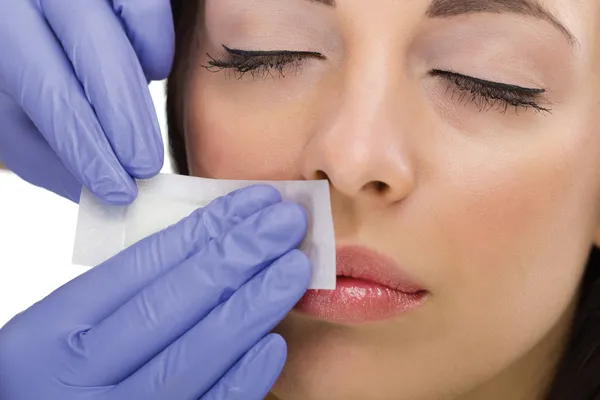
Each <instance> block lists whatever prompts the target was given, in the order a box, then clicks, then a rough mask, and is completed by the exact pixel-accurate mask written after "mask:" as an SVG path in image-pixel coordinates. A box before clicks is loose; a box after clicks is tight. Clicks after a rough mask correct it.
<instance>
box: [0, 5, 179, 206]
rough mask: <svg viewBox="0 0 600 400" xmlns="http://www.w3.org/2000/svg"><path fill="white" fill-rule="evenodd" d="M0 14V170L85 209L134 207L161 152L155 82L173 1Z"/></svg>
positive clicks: (15, 9)
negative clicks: (87, 205) (90, 197)
mask: <svg viewBox="0 0 600 400" xmlns="http://www.w3.org/2000/svg"><path fill="white" fill-rule="evenodd" d="M1 4H2V11H1V12H0V121H1V123H0V160H2V162H4V164H6V166H7V167H8V168H9V169H11V170H13V171H14V172H16V173H17V174H18V175H20V176H21V177H22V178H23V179H25V180H27V181H29V182H31V183H33V184H35V185H37V186H41V187H44V188H47V189H49V190H51V191H53V192H55V193H57V194H59V195H61V196H63V197H67V198H69V199H71V200H73V201H79V195H80V192H81V185H84V186H86V187H87V188H88V189H89V190H90V191H91V192H92V193H94V194H96V195H98V196H99V197H100V198H102V199H104V200H105V201H107V202H110V203H114V204H125V203H130V202H131V201H133V199H134V198H135V197H136V195H137V187H136V185H135V182H134V180H133V179H132V177H134V178H149V177H151V176H153V175H155V174H156V173H158V172H159V171H160V169H161V167H162V165H163V160H164V154H163V153H164V151H163V144H162V138H161V136H160V128H159V125H158V121H157V117H156V113H155V110H154V106H153V104H152V99H151V96H150V92H149V90H148V85H147V83H148V81H149V80H159V79H164V78H165V77H166V76H167V75H168V73H169V70H170V68H171V63H172V58H173V51H174V33H173V21H172V14H171V6H170V2H169V0H105V1H102V0H88V1H73V0H6V1H3V2H1Z"/></svg>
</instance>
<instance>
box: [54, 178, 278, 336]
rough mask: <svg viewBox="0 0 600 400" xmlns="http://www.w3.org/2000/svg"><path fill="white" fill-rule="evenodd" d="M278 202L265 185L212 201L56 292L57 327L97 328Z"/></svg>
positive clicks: (275, 194)
mask: <svg viewBox="0 0 600 400" xmlns="http://www.w3.org/2000/svg"><path fill="white" fill-rule="evenodd" d="M280 201H281V195H280V193H279V192H278V191H277V190H276V189H275V188H273V187H272V186H268V185H255V186H250V187H246V188H244V189H240V190H237V191H234V192H232V193H230V194H229V195H227V196H223V197H219V198H217V199H215V200H214V201H212V202H211V203H210V204H209V205H207V206H206V207H204V208H202V209H198V210H196V211H195V212H193V213H192V214H191V215H190V216H189V217H187V218H184V219H183V220H182V221H180V222H179V223H177V224H175V225H173V226H171V227H169V228H167V229H165V230H164V231H161V232H159V233H157V234H155V235H152V236H149V237H147V238H145V239H142V240H141V241H140V242H138V243H137V244H134V245H133V246H131V247H129V248H127V249H125V250H124V251H123V252H121V253H120V254H118V255H117V256H115V257H113V258H111V259H110V260H108V261H107V262H105V263H104V264H102V265H100V266H98V267H96V268H93V269H91V270H90V271H88V272H86V273H85V274H83V275H80V276H79V277H77V278H76V279H75V280H74V281H72V282H71V283H69V284H68V285H65V286H63V287H62V288H61V289H59V290H58V291H56V292H54V293H53V294H52V295H51V297H53V298H54V299H52V300H53V301H56V302H58V305H57V306H56V307H60V308H57V309H61V310H62V313H61V315H60V316H56V323H57V324H60V323H61V321H73V320H76V321H79V322H80V323H81V324H82V327H83V328H84V327H85V325H88V327H91V326H93V325H95V324H97V323H99V322H100V321H102V320H103V319H104V318H106V317H108V316H109V315H110V314H112V313H113V312H114V311H115V310H117V308H119V307H120V306H121V305H123V304H125V303H126V302H127V301H128V300H130V299H131V298H132V297H133V296H134V295H135V294H136V293H138V292H139V291H140V290H142V289H143V288H144V287H146V286H147V285H149V284H150V283H151V282H153V281H154V280H155V279H156V278H158V277H159V276H161V275H163V274H164V273H165V272H167V271H169V270H170V269H172V268H173V267H175V266H177V265H179V264H180V263H182V262H183V261H184V260H186V259H188V258H189V257H191V256H192V255H193V254H195V253H197V252H198V251H199V250H200V249H202V248H203V247H204V246H205V245H206V244H207V243H208V242H209V241H211V240H212V239H213V238H215V237H218V236H220V235H222V234H223V233H225V232H227V231H229V230H230V229H231V228H232V227H234V226H235V225H237V224H238V223H240V222H241V221H243V220H245V219H246V218H248V217H250V216H252V215H253V214H255V213H257V212H258V211H260V210H262V209H264V208H266V207H268V206H270V205H272V204H275V203H278V202H280ZM73 299H77V303H76V304H73V305H72V304H71V303H72V302H73ZM50 301H51V300H50V298H49V299H47V300H46V302H47V304H49V305H50V304H51V303H50ZM57 326H58V325H57Z"/></svg>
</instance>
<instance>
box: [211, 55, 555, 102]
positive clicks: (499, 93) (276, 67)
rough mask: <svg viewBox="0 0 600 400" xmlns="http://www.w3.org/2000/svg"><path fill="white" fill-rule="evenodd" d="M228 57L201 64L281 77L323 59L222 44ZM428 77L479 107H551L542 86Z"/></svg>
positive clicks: (437, 73)
mask: <svg viewBox="0 0 600 400" xmlns="http://www.w3.org/2000/svg"><path fill="white" fill-rule="evenodd" d="M223 48H224V49H225V51H226V52H227V54H228V55H229V59H227V60H223V59H221V60H219V59H216V58H214V57H212V56H211V55H210V54H207V56H208V58H209V61H208V65H206V66H204V67H205V68H206V69H207V70H209V71H211V72H218V71H223V70H230V71H233V72H234V73H235V74H236V75H237V78H238V79H242V78H243V77H244V75H246V74H247V73H250V74H251V75H252V77H254V78H255V77H257V76H259V75H260V76H261V77H263V78H266V77H267V76H273V74H272V72H273V71H275V72H278V73H279V75H280V76H281V77H285V72H286V70H287V69H288V68H289V67H295V68H296V69H298V68H299V67H301V66H302V64H303V62H304V61H305V60H307V59H317V60H326V58H325V56H323V55H322V54H320V53H317V52H300V51H285V50H283V51H251V50H238V49H231V48H228V47H227V46H223ZM429 75H430V76H432V77H438V78H441V79H443V80H444V81H446V82H447V83H449V85H448V90H449V91H452V92H454V93H453V94H455V93H458V94H459V99H458V101H459V102H462V101H466V103H473V104H475V105H476V106H477V107H478V109H479V111H487V110H490V109H496V110H498V111H500V112H506V111H508V109H509V108H514V109H515V111H518V110H519V109H531V110H534V111H535V112H546V113H551V112H552V110H551V109H549V108H546V107H543V106H542V105H541V104H540V100H541V97H542V96H543V95H544V94H545V93H546V90H545V89H532V88H524V87H521V86H516V85H510V84H505V83H499V82H492V81H486V80H483V79H478V78H474V77H471V76H467V75H463V74H459V73H457V72H454V71H443V70H439V69H434V70H432V71H430V72H429Z"/></svg>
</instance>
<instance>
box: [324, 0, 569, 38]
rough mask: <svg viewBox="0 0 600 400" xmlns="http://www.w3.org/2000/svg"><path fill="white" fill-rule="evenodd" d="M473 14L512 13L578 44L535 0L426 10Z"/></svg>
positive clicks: (459, 3)
mask: <svg viewBox="0 0 600 400" xmlns="http://www.w3.org/2000/svg"><path fill="white" fill-rule="evenodd" d="M313 1H319V2H321V1H326V2H328V1H329V0H313ZM473 13H496V14H501V13H513V14H519V15H525V16H528V17H533V18H536V19H540V20H543V21H546V22H549V23H550V24H552V25H553V26H554V27H556V28H558V30H560V31H561V32H562V33H563V34H564V35H565V36H566V37H567V40H568V41H569V43H571V44H572V45H574V44H578V41H577V39H576V38H575V36H574V35H573V34H572V33H571V31H569V29H567V27H565V26H564V25H563V24H561V23H560V21H559V20H558V19H557V18H556V17H555V16H554V15H553V14H552V13H551V12H550V11H548V10H546V9H545V8H544V6H542V5H541V4H540V3H539V2H538V1H537V0H433V2H432V3H431V5H430V6H429V9H428V10H427V16H428V17H429V18H450V17H457V16H459V15H465V14H473Z"/></svg>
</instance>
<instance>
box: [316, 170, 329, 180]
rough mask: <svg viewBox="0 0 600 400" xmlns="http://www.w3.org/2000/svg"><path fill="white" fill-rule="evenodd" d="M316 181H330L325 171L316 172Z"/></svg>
mask: <svg viewBox="0 0 600 400" xmlns="http://www.w3.org/2000/svg"><path fill="white" fill-rule="evenodd" d="M315 180H326V181H328V180H329V176H327V174H326V173H325V172H323V171H316V172H315Z"/></svg>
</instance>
